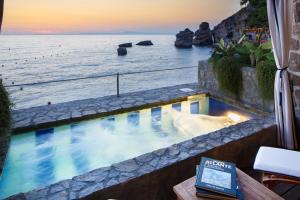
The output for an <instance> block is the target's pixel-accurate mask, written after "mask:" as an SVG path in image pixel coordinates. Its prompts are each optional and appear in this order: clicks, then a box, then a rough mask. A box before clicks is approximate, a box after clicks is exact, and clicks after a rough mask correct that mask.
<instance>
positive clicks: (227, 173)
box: [195, 157, 237, 198]
mask: <svg viewBox="0 0 300 200" xmlns="http://www.w3.org/2000/svg"><path fill="white" fill-rule="evenodd" d="M197 171H198V172H197V175H196V184H195V187H196V188H198V189H202V190H208V191H211V192H215V193H219V194H223V195H228V196H230V197H235V198H236V197H237V190H236V189H237V182H236V166H235V164H234V163H229V162H224V161H219V160H214V159H211V158H205V157H203V158H202V159H201V162H200V165H199V169H198V170H197Z"/></svg>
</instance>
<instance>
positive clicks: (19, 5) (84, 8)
mask: <svg viewBox="0 0 300 200" xmlns="http://www.w3.org/2000/svg"><path fill="white" fill-rule="evenodd" d="M239 2H240V0H6V1H5V10H4V22H3V23H4V24H3V32H4V33H42V34H43V33H44V34H47V33H51V34H59V33H109V32H129V31H130V32H144V33H146V32H148V33H173V32H177V31H178V30H179V29H183V28H185V27H190V28H192V29H195V28H196V27H198V25H199V23H200V22H202V21H208V22H210V23H211V26H214V25H216V24H217V23H218V22H220V20H222V19H224V18H226V17H229V16H230V15H232V14H233V13H234V12H236V11H237V10H239V9H240V8H241V7H240V4H239Z"/></svg>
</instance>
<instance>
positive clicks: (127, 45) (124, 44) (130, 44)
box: [119, 42, 132, 48]
mask: <svg viewBox="0 0 300 200" xmlns="http://www.w3.org/2000/svg"><path fill="white" fill-rule="evenodd" d="M119 47H125V48H128V47H132V43H131V42H130V43H123V44H119Z"/></svg>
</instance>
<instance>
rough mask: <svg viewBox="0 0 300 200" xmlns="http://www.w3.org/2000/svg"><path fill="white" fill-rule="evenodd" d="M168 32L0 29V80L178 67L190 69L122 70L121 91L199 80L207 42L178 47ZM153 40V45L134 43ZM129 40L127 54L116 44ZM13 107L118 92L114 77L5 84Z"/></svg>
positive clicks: (40, 79)
mask: <svg viewBox="0 0 300 200" xmlns="http://www.w3.org/2000/svg"><path fill="white" fill-rule="evenodd" d="M175 39H176V38H175V35H171V34H138V35H135V34H123V35H122V34H77V35H73V34H71V35H65V34H63V35H1V37H0V43H1V47H0V53H1V55H2V56H1V58H0V62H1V72H0V74H1V78H2V79H3V82H4V85H19V84H28V83H35V82H45V81H46V82H47V81H52V80H62V79H70V78H72V79H73V78H74V79H76V78H82V77H87V76H102V75H109V74H115V73H121V74H122V73H130V72H139V71H145V70H146V71H151V70H161V69H173V68H181V67H193V68H188V69H180V70H171V71H160V72H151V73H141V74H133V75H122V76H120V92H121V94H122V93H128V92H135V91H142V90H148V89H155V88H160V87H166V86H172V85H179V84H185V83H193V82H197V66H198V62H199V61H200V60H205V59H208V58H209V56H210V51H211V49H210V48H206V47H203V48H201V47H193V48H191V49H177V48H175V46H174V41H175ZM143 40H152V42H153V43H154V45H153V46H136V45H135V44H136V43H138V42H140V41H143ZM126 42H132V43H133V47H132V48H128V54H127V55H126V56H123V57H120V56H118V55H117V48H118V45H119V44H121V43H126ZM8 91H9V93H10V96H11V98H12V101H13V103H14V107H13V109H22V108H30V107H36V106H41V105H47V104H48V102H51V103H52V104H56V103H62V102H67V101H73V100H80V99H86V98H96V97H101V96H107V95H115V94H116V77H114V76H111V77H105V78H99V79H84V80H75V81H68V82H59V83H48V84H41V85H34V86H24V87H22V88H21V87H9V88H8Z"/></svg>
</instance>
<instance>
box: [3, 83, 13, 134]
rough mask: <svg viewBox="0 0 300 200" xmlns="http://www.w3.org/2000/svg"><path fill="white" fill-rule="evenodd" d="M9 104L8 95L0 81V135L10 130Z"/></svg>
mask: <svg viewBox="0 0 300 200" xmlns="http://www.w3.org/2000/svg"><path fill="white" fill-rule="evenodd" d="M11 106H12V104H11V102H10V99H9V95H8V93H7V91H6V89H5V87H4V86H3V84H2V82H1V81H0V136H3V135H6V134H7V133H8V132H9V131H10V125H11Z"/></svg>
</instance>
